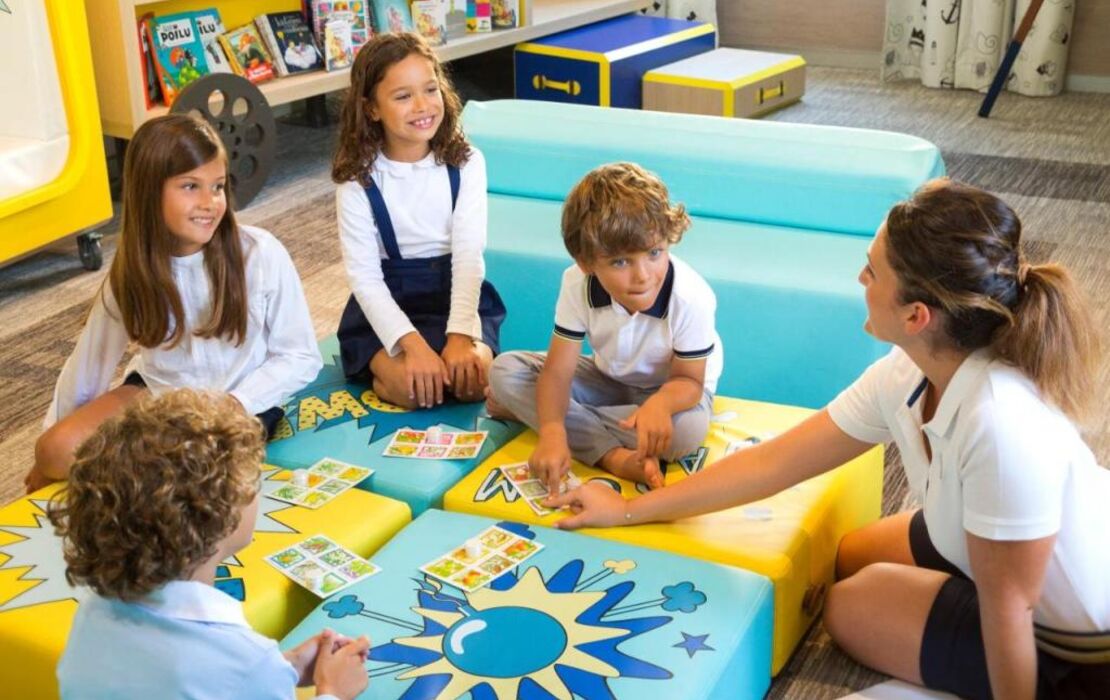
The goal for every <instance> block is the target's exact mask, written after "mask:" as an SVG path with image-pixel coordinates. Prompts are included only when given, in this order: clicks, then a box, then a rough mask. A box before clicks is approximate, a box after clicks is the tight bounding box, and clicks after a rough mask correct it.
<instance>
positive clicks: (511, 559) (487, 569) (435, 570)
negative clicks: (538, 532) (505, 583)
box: [420, 525, 543, 593]
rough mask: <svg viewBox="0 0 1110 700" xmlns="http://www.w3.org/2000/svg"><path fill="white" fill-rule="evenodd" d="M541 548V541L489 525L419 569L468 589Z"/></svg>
mask: <svg viewBox="0 0 1110 700" xmlns="http://www.w3.org/2000/svg"><path fill="white" fill-rule="evenodd" d="M468 545H469V546H468ZM541 549H543V545H542V544H540V543H539V542H535V541H533V540H528V539H525V538H523V537H520V536H519V535H516V534H513V533H512V532H509V531H508V530H505V529H503V528H500V527H497V526H496V525H491V526H490V527H487V528H486V529H485V530H483V531H482V532H480V533H478V535H476V536H475V537H472V538H470V539H468V540H465V541H464V542H463V543H462V544H461V545H460V546H458V547H456V548H455V549H452V550H451V551H449V552H448V553H446V554H444V555H442V556H440V557H438V558H436V559H433V560H432V561H430V562H428V563H427V564H425V565H424V566H421V567H420V571H422V572H424V573H425V574H427V575H429V576H431V577H432V578H436V579H439V580H440V581H443V582H444V583H448V584H451V585H452V586H455V587H457V588H461V589H462V590H464V591H466V592H467V593H470V592H473V591H475V590H477V589H479V588H481V587H482V586H484V585H486V584H487V583H489V582H490V581H492V580H493V579H495V578H497V577H498V576H500V575H501V574H502V573H504V572H505V571H506V570H508V569H511V568H512V567H514V566H517V565H519V564H520V563H521V562H523V561H524V560H525V559H528V558H529V557H531V556H532V555H534V554H535V553H536V552H539V551H540V550H541Z"/></svg>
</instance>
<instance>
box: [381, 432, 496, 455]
mask: <svg viewBox="0 0 1110 700" xmlns="http://www.w3.org/2000/svg"><path fill="white" fill-rule="evenodd" d="M488 435H489V433H488V431H485V430H475V431H462V432H454V431H449V430H441V429H439V428H432V429H431V430H412V429H410V428H403V429H401V430H398V431H397V432H396V433H394V435H393V438H392V439H390V441H389V444H388V445H386V446H385V450H384V451H383V452H382V454H383V455H384V456H386V457H406V458H412V459H474V458H475V457H477V456H478V453H479V452H481V451H482V445H484V444H485V441H486V437H487V436H488Z"/></svg>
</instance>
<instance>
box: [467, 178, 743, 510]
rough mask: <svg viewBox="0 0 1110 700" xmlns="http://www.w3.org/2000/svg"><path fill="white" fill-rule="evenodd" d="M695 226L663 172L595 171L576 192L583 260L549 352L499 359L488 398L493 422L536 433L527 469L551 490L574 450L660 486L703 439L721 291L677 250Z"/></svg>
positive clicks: (564, 294) (717, 356) (571, 244)
mask: <svg viewBox="0 0 1110 700" xmlns="http://www.w3.org/2000/svg"><path fill="white" fill-rule="evenodd" d="M689 226H690V218H689V217H688V216H687V215H686V210H685V208H684V207H683V206H682V205H681V204H675V205H672V204H671V203H670V201H669V199H668V194H667V188H666V187H665V186H664V185H663V183H662V182H661V181H660V180H659V178H658V177H656V176H655V175H654V174H652V173H649V172H647V171H645V170H644V169H642V168H640V167H639V166H637V165H634V164H631V163H613V164H609V165H604V166H602V167H600V168H597V169H596V170H593V171H592V172H590V173H589V174H587V175H586V177H585V178H583V179H582V181H581V182H579V183H578V184H577V185H576V186H575V188H574V189H573V190H572V191H571V193H570V195H569V196H568V197H567V201H566V204H565V205H564V207H563V221H562V229H563V242H564V243H565V245H566V248H567V251H568V252H569V253H570V255H571V257H573V258H574V261H575V264H574V265H571V266H570V267H569V268H567V270H566V271H565V272H564V273H563V281H562V286H561V288H560V290H559V300H558V302H557V303H556V307H555V331H554V334H553V335H552V338H551V344H550V347H549V349H548V352H547V353H546V354H545V353H534V352H510V353H506V354H504V355H501V356H499V357H498V358H497V359H495V360H494V362H493V365H492V367H491V370H490V391H489V395H488V402H487V405H488V409H489V411H490V414H491V415H493V416H494V417H515V418H517V419H518V420H520V421H522V422H524V423H526V424H527V425H528V426H529V427H531V428H533V429H534V430H536V431H537V432H538V433H539V444H538V445H537V447H536V450H535V452H533V454H532V456H531V458H530V459H529V465H530V467H531V468H532V471H533V472H534V473H535V474H536V476H537V478H540V479H542V480H544V481H545V482H546V483H547V485H548V488H549V489H551V490H552V491H553V492H558V485H559V482H560V480H561V479H562V477H563V475H564V474H566V473H567V470H568V469H569V468H570V460H571V457H572V456H573V457H574V458H575V459H578V460H579V461H581V462H584V463H586V464H590V465H596V466H598V467H600V468H602V469H605V470H607V471H609V472H611V473H613V474H614V475H616V476H619V477H623V478H626V479H631V480H634V481H639V482H642V483H646V484H647V485H648V486H650V487H651V488H657V487H660V486H662V485H663V475H662V471H661V469H660V465H659V460H660V459H665V460H673V459H676V458H678V457H681V456H683V455H686V454H689V453H690V452H692V451H694V450H695V449H697V447H698V445H700V444H701V442H702V440H703V439H704V438H705V435H706V433H707V432H708V430H709V420H710V416H711V414H712V409H713V392H714V391H715V390H716V386H717V379H718V377H719V376H720V374H721V366H722V351H721V342H720V338H718V336H717V331H716V329H715V324H714V314H715V311H716V307H717V300H716V297H715V296H714V294H713V291H712V290H711V289H710V288H709V285H708V284H707V283H706V282H705V280H703V279H702V278H701V277H700V276H699V275H698V273H697V272H695V271H694V269H693V268H691V267H690V266H689V265H686V264H685V263H683V262H682V261H680V260H678V259H677V258H675V257H673V256H671V255H670V252H669V248H670V246H672V245H674V244H676V243H678V241H679V240H680V239H681V238H682V234H683V232H685V230H686V229H687V228H688V227H689ZM583 340H588V341H589V343H590V347H591V348H592V349H593V357H584V356H582V341H583Z"/></svg>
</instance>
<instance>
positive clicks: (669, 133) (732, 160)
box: [463, 100, 944, 237]
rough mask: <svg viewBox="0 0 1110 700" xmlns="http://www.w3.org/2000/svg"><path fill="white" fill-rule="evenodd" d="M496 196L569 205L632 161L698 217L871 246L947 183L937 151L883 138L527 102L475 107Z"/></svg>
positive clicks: (468, 125)
mask: <svg viewBox="0 0 1110 700" xmlns="http://www.w3.org/2000/svg"><path fill="white" fill-rule="evenodd" d="M463 128H464V129H465V131H466V134H467V137H468V138H469V139H470V140H471V141H473V142H474V143H475V144H476V145H477V146H478V147H479V148H481V149H482V152H483V153H484V154H485V157H486V162H487V166H488V172H489V191H490V192H491V193H494V192H495V193H500V194H512V195H519V196H524V197H535V198H541V199H552V200H562V199H564V198H565V197H566V195H567V193H568V192H569V191H570V189H571V188H572V187H573V186H574V184H575V183H576V182H577V181H578V180H579V179H581V177H582V176H583V175H585V174H586V173H587V172H588V171H590V170H591V169H593V168H595V167H597V166H598V165H601V164H603V163H608V162H612V161H618V160H625V161H633V162H636V163H639V164H641V165H643V166H644V167H646V168H648V169H649V170H652V171H654V172H656V173H657V174H658V175H659V176H660V177H661V178H662V179H663V182H664V183H666V185H667V187H668V188H669V189H670V192H671V197H672V199H674V200H676V201H679V202H683V203H684V204H685V205H686V207H687V208H688V209H689V211H690V212H691V213H692V214H697V215H700V216H706V217H714V218H721V219H731V220H740V221H749V222H757V223H768V224H774V225H779V226H787V227H800V228H806V229H813V230H817V231H834V232H841V233H851V234H856V235H861V236H867V237H870V236H871V235H872V234H874V232H875V230H876V229H877V228H878V226H879V224H880V223H882V221H883V218H884V217H885V216H886V213H887V211H888V210H889V209H890V207H891V205H892V204H894V203H895V202H897V201H899V200H901V199H905V198H906V197H908V196H909V195H910V194H911V193H912V192H913V191H914V189H916V188H917V187H918V186H919V185H920V184H921V183H922V182H924V181H925V180H927V179H929V178H932V177H937V176H939V175H943V174H944V162H943V161H942V159H941V155H940V151H939V150H938V149H937V147H936V146H934V145H933V144H931V143H929V142H928V141H925V140H923V139H920V138H917V137H914V136H907V135H905V134H897V133H892V132H886V131H871V130H865V129H848V128H843V127H831V126H814V125H808V124H786V123H780V122H764V121H758V120H747V119H723V118H720V117H706V116H697V115H689V114H669V113H662V112H646V111H639V110H626V109H600V108H597V107H592V106H585V105H571V104H559V103H553V102H538V101H528V100H499V101H493V102H484V103H483V102H474V101H471V102H470V103H468V104H467V106H466V109H465V110H464V112H463Z"/></svg>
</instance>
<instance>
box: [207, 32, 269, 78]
mask: <svg viewBox="0 0 1110 700" xmlns="http://www.w3.org/2000/svg"><path fill="white" fill-rule="evenodd" d="M220 45H221V46H223V47H224V51H225V52H226V53H227V58H228V61H229V62H230V63H231V69H232V70H234V71H235V72H236V73H237V74H239V75H241V76H243V77H244V78H246V79H247V80H249V81H251V82H252V83H262V82H265V81H267V80H270V79H272V78H273V77H274V65H273V59H272V58H271V56H270V54H269V52H268V51H266V45H265V44H263V43H262V37H261V36H259V34H258V29H257V28H256V27H255V26H254V25H253V24H245V25H243V26H242V27H239V28H237V29H232V30H231V31H230V32H227V33H226V34H221V35H220Z"/></svg>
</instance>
